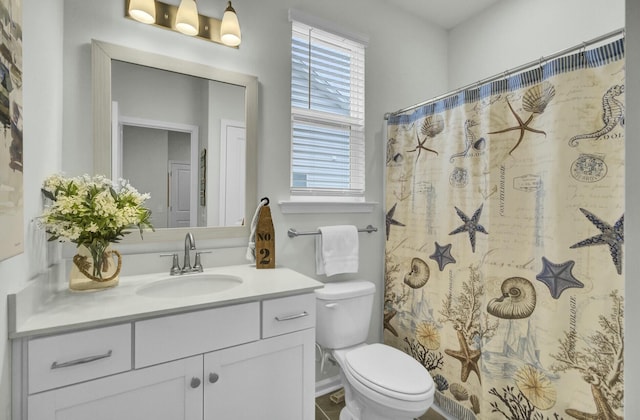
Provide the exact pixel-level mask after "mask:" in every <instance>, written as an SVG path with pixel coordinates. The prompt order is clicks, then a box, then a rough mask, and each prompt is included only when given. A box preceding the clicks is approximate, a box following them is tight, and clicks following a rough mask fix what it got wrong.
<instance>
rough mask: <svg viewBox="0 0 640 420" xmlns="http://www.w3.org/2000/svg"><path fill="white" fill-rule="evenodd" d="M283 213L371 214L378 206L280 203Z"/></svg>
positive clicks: (367, 204)
mask: <svg viewBox="0 0 640 420" xmlns="http://www.w3.org/2000/svg"><path fill="white" fill-rule="evenodd" d="M278 205H279V206H280V211H281V212H282V213H283V214H284V213H371V212H373V209H374V208H375V207H376V206H377V205H378V203H374V202H348V201H345V202H340V201H280V202H279V203H278Z"/></svg>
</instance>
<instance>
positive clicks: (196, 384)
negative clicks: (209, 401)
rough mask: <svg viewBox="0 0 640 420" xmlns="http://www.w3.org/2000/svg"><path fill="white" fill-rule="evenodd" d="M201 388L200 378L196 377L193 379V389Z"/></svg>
mask: <svg viewBox="0 0 640 420" xmlns="http://www.w3.org/2000/svg"><path fill="white" fill-rule="evenodd" d="M199 386H200V378H196V377H195V376H194V377H193V378H191V388H197V387H199Z"/></svg>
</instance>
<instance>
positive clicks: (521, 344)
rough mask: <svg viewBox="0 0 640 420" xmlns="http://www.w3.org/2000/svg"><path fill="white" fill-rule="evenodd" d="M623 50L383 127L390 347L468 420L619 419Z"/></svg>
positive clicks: (526, 76) (439, 399)
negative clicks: (408, 357)
mask: <svg viewBox="0 0 640 420" xmlns="http://www.w3.org/2000/svg"><path fill="white" fill-rule="evenodd" d="M624 84H625V69H624V40H623V39H620V40H617V41H615V42H613V43H610V44H607V45H603V46H601V47H598V48H595V49H592V50H588V51H580V52H577V53H576V54H573V55H568V56H565V57H561V58H558V59H556V60H553V61H550V62H547V63H544V64H542V65H541V66H540V67H538V68H535V69H532V70H530V71H527V72H524V73H521V74H517V75H514V76H511V77H509V78H508V79H504V80H500V81H497V82H492V83H488V84H486V85H482V86H478V87H477V88H475V89H471V90H467V91H463V92H460V93H458V94H456V95H453V96H450V97H447V98H445V99H442V100H440V101H437V102H432V103H429V104H427V105H424V106H422V107H420V108H417V109H414V110H411V111H408V112H406V113H404V114H399V115H392V116H391V117H390V118H389V121H388V133H387V134H388V137H387V138H388V141H387V154H388V155H387V160H386V162H387V163H386V165H387V170H386V203H385V205H386V209H387V210H386V212H387V215H386V250H385V263H386V268H385V307H384V341H385V343H387V344H389V345H392V346H394V347H397V348H398V349H400V350H403V351H405V352H406V353H408V354H410V355H411V356H413V357H414V358H415V359H416V360H418V361H419V362H420V363H421V364H422V365H423V366H424V367H425V369H427V370H428V371H429V372H430V373H431V375H432V377H433V378H434V383H435V386H436V388H437V392H436V398H435V399H436V404H438V405H439V406H440V408H441V409H443V410H444V411H445V412H448V413H450V414H451V415H452V416H454V417H455V418H460V419H509V420H529V419H536V420H546V419H603V420H613V419H622V413H623V404H624V394H623V392H624V376H623V367H624V359H623V341H624V331H623V314H624V276H623V273H624V270H623V263H624V253H623V247H624V164H625V159H624V137H625V134H624Z"/></svg>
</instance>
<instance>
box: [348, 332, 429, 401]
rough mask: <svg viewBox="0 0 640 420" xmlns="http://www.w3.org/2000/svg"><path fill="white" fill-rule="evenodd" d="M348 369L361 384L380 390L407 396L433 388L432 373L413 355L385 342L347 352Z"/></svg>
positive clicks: (420, 393) (416, 394)
mask: <svg viewBox="0 0 640 420" xmlns="http://www.w3.org/2000/svg"><path fill="white" fill-rule="evenodd" d="M345 360H346V362H347V363H346V365H347V368H348V369H349V372H350V373H351V374H352V375H353V377H354V378H356V379H357V380H358V381H359V382H360V383H362V384H363V385H365V386H367V387H368V388H371V389H373V390H375V391H377V392H380V393H382V394H385V395H388V396H390V397H394V398H398V397H399V394H400V398H402V397H401V395H406V396H407V397H408V399H413V398H412V397H417V396H419V395H423V394H425V393H428V392H430V391H431V389H432V388H433V379H431V375H429V372H427V370H426V369H425V368H424V366H422V365H421V364H420V363H418V362H417V361H416V360H415V359H414V358H413V357H411V356H409V355H408V354H406V353H403V352H402V351H400V350H398V349H395V348H393V347H390V346H386V345H384V344H379V343H376V344H370V345H368V346H363V347H359V348H357V349H354V350H352V351H350V352H349V353H347V355H346V357H345Z"/></svg>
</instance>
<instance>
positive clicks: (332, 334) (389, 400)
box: [316, 281, 435, 420]
mask: <svg viewBox="0 0 640 420" xmlns="http://www.w3.org/2000/svg"><path fill="white" fill-rule="evenodd" d="M374 292H375V285H374V284H373V283H371V282H367V281H347V282H340V283H329V284H325V287H324V288H323V289H319V290H316V298H317V300H316V303H317V325H316V340H317V341H318V344H320V346H322V347H323V348H325V349H327V350H328V351H330V352H331V354H332V356H333V358H334V359H335V360H336V362H337V363H338V365H339V366H340V377H341V380H342V385H343V386H344V390H345V407H344V408H343V409H342V411H341V412H340V420H412V419H415V418H417V417H420V416H421V415H422V414H424V413H425V412H426V411H427V409H428V408H429V407H430V406H431V404H432V403H433V396H434V392H435V386H434V383H433V379H432V378H431V376H430V375H429V372H428V371H427V370H426V369H425V368H424V366H422V365H421V364H420V363H418V362H417V361H416V360H415V359H413V358H412V357H411V356H409V355H407V354H406V353H404V352H402V351H400V350H398V349H395V348H393V347H390V346H387V345H385V344H380V343H375V344H365V342H364V341H365V339H366V336H367V334H368V331H369V323H370V320H371V311H372V309H373V294H374Z"/></svg>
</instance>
